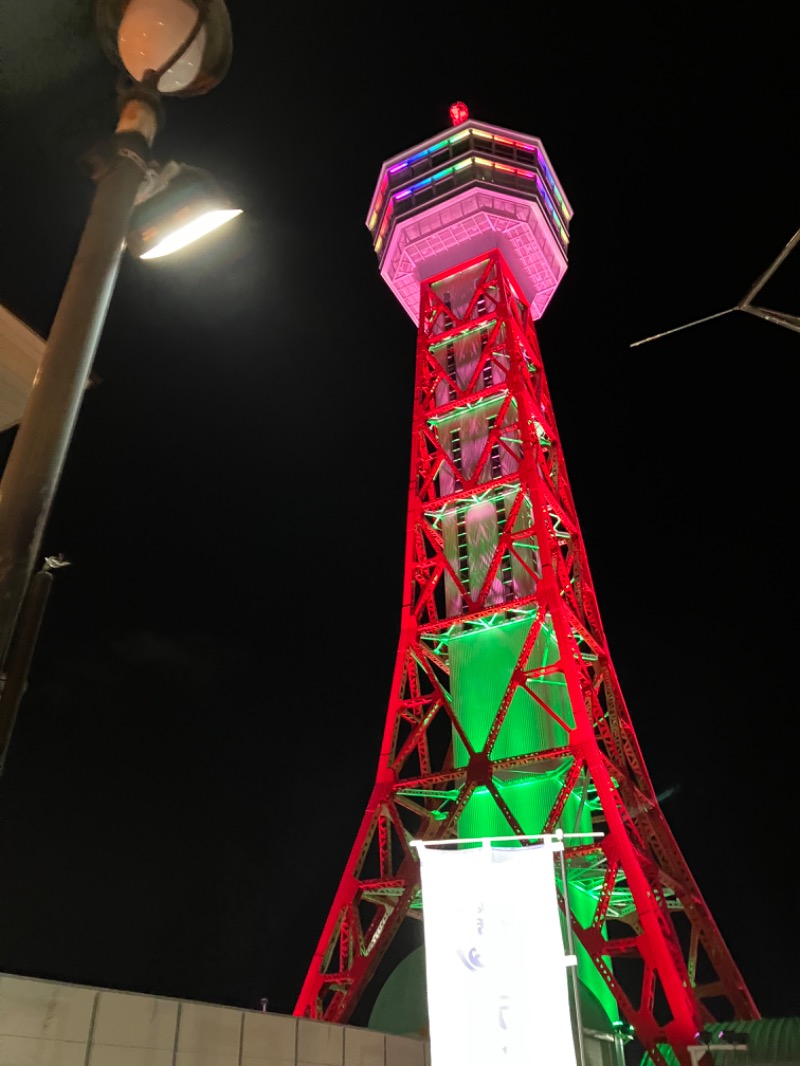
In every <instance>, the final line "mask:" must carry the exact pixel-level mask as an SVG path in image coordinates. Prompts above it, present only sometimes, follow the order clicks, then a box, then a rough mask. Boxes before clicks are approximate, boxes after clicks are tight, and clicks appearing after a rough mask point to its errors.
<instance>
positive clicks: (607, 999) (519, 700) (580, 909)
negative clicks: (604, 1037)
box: [450, 618, 618, 1021]
mask: <svg viewBox="0 0 800 1066" xmlns="http://www.w3.org/2000/svg"><path fill="white" fill-rule="evenodd" d="M532 624H534V623H533V621H532V620H531V619H530V618H526V619H523V620H521V621H518V622H507V621H503V622H498V624H497V625H495V626H493V627H489V628H487V629H484V630H480V631H474V632H472V633H469V634H465V635H464V636H462V637H458V638H456V639H454V640H453V641H451V644H450V667H451V693H452V700H453V709H454V711H455V713H456V715H457V717H458V719H459V720H460V722H461V724H462V726H463V728H464V731H465V733H466V735H467V737H468V738H469V741H470V743H471V744H472V746H473V747H474V748H475V750H476V751H481V750H482V749H483V748H484V747H485V744H486V740H487V737H488V734H489V731H490V729H491V727H492V723H493V722H494V720H495V717H496V714H497V711H498V709H499V707H500V704H501V703H502V700H503V696H504V695H505V692H506V690H507V688H508V685H509V682H510V680H511V677H512V675H513V671H514V669H515V668H516V666H517V662H518V660H519V657H520V655H521V653H522V649H523V647H524V644H525V639H526V637H527V636H528V634H529V632H530V628H531V625H532ZM557 661H558V645H557V643H556V640H555V637H554V635H553V633H552V630H551V629H550V628H549V627H548V626H547V625H546V624H545V625H543V626H542V629H541V632H540V633H539V635H538V637H537V640H536V643H535V644H534V647H533V651H532V653H531V656H530V659H529V661H528V662H527V663H526V664H525V666H526V668H527V669H535V668H537V667H544V666H547V665H550V664H553V663H556V662H557ZM528 688H529V690H530V692H535V694H536V696H537V697H538V698H539V700H541V701H542V703H544V704H545V705H546V707H543V706H542V705H541V703H539V702H537V700H536V699H534V698H533V696H532V695H530V694H529V692H525V691H523V690H521V689H518V690H517V692H516V693H515V695H514V698H513V699H512V701H511V705H510V707H509V709H508V714H507V716H506V719H505V721H504V723H503V726H502V728H501V729H500V732H499V733H498V736H497V739H496V741H495V743H494V746H493V747H492V750H491V752H490V753H489V754H490V757H491V758H492V759H493V760H495V759H501V758H507V757H510V756H516V755H525V754H528V753H530V752H538V751H546V750H549V749H553V748H561V747H564V746H566V744H567V742H568V739H569V738H568V733H567V729H565V728H564V725H566V726H567V727H570V728H571V727H572V726H573V725H574V715H573V713H572V708H571V705H570V702H569V697H568V695H567V688H566V684H565V681H564V676H563V674H561V673H559V672H554V673H551V674H547V675H546V676H545V677H542V678H540V679H536V680H534V681H530V682H529V684H528ZM546 708H549V712H550V713H548V710H547V709H546ZM562 722H563V723H564V725H562V724H560V723H562ZM454 760H455V765H456V766H464V765H466V763H467V761H468V758H467V752H466V749H465V747H464V745H463V743H462V742H461V740H460V739H459V738H458V737H457V736H454ZM570 762H571V760H570V759H552V760H548V761H547V762H543V763H541V764H538V765H537V767H536V769H535V771H531V770H530V769H528V768H526V767H522V768H519V769H514V770H508V771H503V772H499V773H496V774H495V775H494V776H493V782H494V785H495V786H496V788H497V789H498V791H499V793H500V795H501V797H502V799H503V802H504V803H505V804H506V805H507V806H508V808H509V810H510V811H511V813H512V815H513V816H514V818H516V820H517V822H518V823H519V824H520V825H521V826H522V829H523V831H524V832H525V833H530V834H535V833H541V832H542V829H543V828H544V825H545V822H546V820H547V816H548V815H549V813H550V811H551V810H552V807H553V804H554V803H555V800H556V798H557V796H558V793H559V790H560V788H561V785H562V782H563V780H564V774H565V773H566V771H567V769H568V767H569V765H570ZM560 828H561V829H563V830H564V832H568V833H575V832H581V831H584V832H587V833H589V832H591V830H592V823H591V811H590V809H589V807H588V805H587V804H586V803H582V802H581V799H580V795H579V790H576V792H574V793H573V794H572V795H571V796H570V797H569V799H568V800H567V803H566V805H565V808H564V811H563V814H562V817H561V820H560ZM511 832H512V830H511V829H510V827H509V824H508V822H507V820H506V818H505V815H504V814H503V812H502V811H501V809H500V808H499V807H498V805H497V803H496V802H495V799H494V797H493V796H492V794H491V793H490V792H489V790H488V789H487V788H485V787H484V788H478V789H476V790H475V792H474V794H473V795H472V796H471V797H470V800H469V801H468V803H467V805H466V807H465V808H464V811H463V813H462V815H461V817H460V819H459V823H458V835H459V836H460V837H486V836H508V835H510V834H511ZM600 885H601V878H600V877H598V879H597V884H596V886H593V885H591V884H590V885H588V886H586V885H584V887H583V888H582V889H580V890H576V891H572V890H571V891H570V906H571V907H572V909H573V911H574V913H575V916H576V918H577V919H578V921H579V922H580V923H581V924H582V925H586V924H588V923H589V922H590V920H591V916H592V914H593V913H594V909H595V905H596V896H595V893H596V891H597V890H599V888H600ZM575 949H576V954H577V956H578V975H579V977H580V979H581V981H582V983H583V984H584V985H586V986H587V988H588V989H589V990H590V991H591V992H592V993H593V994H594V996H596V997H597V999H598V1000H599V1001H600V1003H601V1004H602V1007H603V1009H604V1010H605V1012H606V1014H607V1015H608V1018H609V1020H610V1021H615V1020H616V1019H617V1017H618V1014H617V1007H616V1002H615V1000H614V997H613V995H612V994H611V992H610V991H609V989H608V987H607V986H606V983H605V981H604V980H603V978H602V977H601V976H600V974H599V973H598V972H597V969H596V967H595V966H594V964H593V963H592V962H591V960H590V959H589V957H588V956H587V955H586V953H585V952H584V951H583V949H582V948H581V947H580V945H579V944H576V945H575Z"/></svg>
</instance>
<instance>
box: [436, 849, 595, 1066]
mask: <svg viewBox="0 0 800 1066" xmlns="http://www.w3.org/2000/svg"><path fill="white" fill-rule="evenodd" d="M559 846H561V845H559V844H553V843H552V842H551V841H547V842H545V843H544V844H541V845H531V846H528V847H491V846H489V845H488V843H487V842H483V843H482V844H481V845H480V846H478V847H466V848H464V847H462V848H458V849H456V850H451V849H448V848H446V847H444V848H443V847H441V846H439V847H437V846H435V845H429V846H426V845H425V844H424V843H423V842H419V844H418V847H419V857H420V865H421V878H422V913H423V927H424V940H425V968H426V980H427V986H428V1024H429V1028H430V1041H431V1066H538V1064H541V1066H576V1056H575V1044H574V1040H573V1031H572V1022H571V1017H570V1004H569V985H568V973H567V957H566V954H565V951H564V943H563V939H562V934H561V917H560V910H559V906H558V897H557V895H556V882H555V869H554V863H553V851H554V848H555V847H559Z"/></svg>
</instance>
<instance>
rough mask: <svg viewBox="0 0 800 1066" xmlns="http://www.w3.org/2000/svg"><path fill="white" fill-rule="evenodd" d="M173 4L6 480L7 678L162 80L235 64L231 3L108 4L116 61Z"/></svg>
mask: <svg viewBox="0 0 800 1066" xmlns="http://www.w3.org/2000/svg"><path fill="white" fill-rule="evenodd" d="M176 5H179V6H180V7H182V8H186V7H188V8H190V10H191V11H193V12H194V13H195V17H194V19H193V21H192V22H191V29H190V31H189V33H188V35H187V36H186V37H185V38H184V39H183V41H179V42H178V44H177V46H176V44H175V39H174V35H173V38H172V39H170V37H169V35H167V37H166V38H163V35H162V38H160V39H158V40H157V38H158V35H157V34H156V33H153V34H152V35H151V37H152V39H153V40H157V45H158V44H159V43H160V45H161V49H162V51H161V54H160V55H159V54H157V46H156V51H155V52H152V51H151V53H150V54H148V55H146V60H147V63H148V66H147V70H146V71H144V73H143V74H142V72H141V71H137V72H136V75H135V77H136V80H135V81H134V82H133V84H132V85H131V86H130V87H129V88H128V89H127V90H124V91H123V92H122V93H121V95H120V117H119V122H118V124H117V128H116V130H115V132H114V135H113V137H112V138H111V139H110V140H109V142H108V144H107V145H104V146H103V148H102V150H101V151H99V152H97V153H95V154H93V155H92V156H91V157H90V159H89V162H90V166H91V177H92V179H93V181H94V182H95V194H94V198H93V201H92V205H91V209H90V211H89V216H88V218H87V220H86V224H85V227H84V230H83V234H82V236H81V238H80V242H79V244H78V250H77V252H76V254H75V258H74V260H73V263H72V267H71V269H70V272H69V275H68V277H67V282H66V285H65V287H64V291H63V294H62V296H61V300H60V303H59V306H58V310H57V311H56V316H55V318H54V320H53V325H52V327H51V330H50V335H49V337H48V340H47V344H46V346H45V351H44V356H43V358H42V362H41V365H40V367H39V371H38V374H37V376H36V380H35V382H34V385H33V388H32V390H31V393H30V396H29V399H28V402H27V405H26V407H25V410H24V413H23V416H22V420H21V422H20V424H19V428H18V430H17V435H16V438H15V440H14V444H13V447H12V449H11V454H10V455H9V458H8V462H7V464H6V468H5V471H4V473H3V477H2V481H0V686H2V683H3V681H4V680H5V679H6V678H7V677H8V676H9V675H12V674H14V673H15V667H14V664H13V663H12V661H11V658H10V653H11V657H13V652H14V645H15V631H16V629H17V624H18V621H19V619H20V614H21V612H22V608H23V603H24V602H25V599H26V594H27V592H28V589H29V585H30V583H31V577H32V574H33V571H34V568H35V566H36V563H37V560H38V559H39V553H40V550H41V543H42V535H43V532H44V529H45V525H46V523H47V519H48V516H49V513H50V508H51V504H52V501H53V497H54V495H55V492H56V488H57V486H58V482H59V478H60V476H61V471H62V468H63V465H64V461H65V458H66V455H67V450H68V448H69V444H70V440H71V438H72V435H73V430H74V428H75V423H76V420H77V417H78V411H79V408H80V404H81V400H82V398H83V393H84V390H85V386H86V383H87V381H88V379H89V375H90V373H91V369H92V364H93V362H94V356H95V352H96V350H97V345H98V342H99V339H100V334H101V333H102V330H103V326H104V324H105V320H106V315H107V313H108V307H109V304H110V301H111V296H112V293H113V290H114V286H115V283H116V280H117V275H118V272H119V267H120V260H121V257H122V253H123V250H124V248H125V244H126V235H127V232H128V229H129V223H130V217H131V213H132V211H133V208H134V204H135V202H136V198H137V194H138V193H139V190H140V187H141V186H142V183H143V181H144V180H145V178H146V177H147V175H148V172H149V167H150V163H149V150H150V146H151V144H152V142H153V139H154V137H155V134H156V131H157V128H158V120H159V115H160V111H161V105H160V95H161V91H160V89H159V81H160V79H162V78H167V75H170V72H171V71H172V72H173V74H175V72H178V74H179V75H180V76H179V77H177V79H176V78H175V77H172V80H169V78H167V85H168V86H170V87H173V86H175V85H178V86H179V91H176V92H175V93H174V95H182V96H191V95H197V94H198V93H202V92H206V91H208V89H209V88H212V87H213V86H214V85H216V84H217V82H218V81H219V80H220V78H221V77H222V76H223V74H224V73H225V71H226V70H227V64H228V62H229V61H230V27H229V23H228V21H227V11H226V10H225V5H224V3H223V2H222V0H197V2H195V3H192V4H189V3H188V0H145V2H144V3H143V2H142V0H100V2H98V3H97V6H96V9H95V12H96V21H97V26H98V34H99V36H100V40H101V44H102V45H103V47H104V50H105V51H106V52H107V53H108V54H109V55H111V57H112V58H114V59H115V61H118V60H117V58H116V56H117V53H116V52H115V51H114V45H115V43H117V44H118V42H115V37H116V36H117V31H118V30H119V27H120V25H121V22H122V19H123V18H124V16H125V14H126V10H127V8H128V7H129V6H130V7H131V8H132V9H133V11H132V12H129V13H128V14H129V15H130V18H129V20H128V22H129V24H130V22H131V19H134V28H135V29H136V31H137V32H139V33H140V34H141V35H142V37H143V39H144V38H147V33H146V32H144V30H146V28H147V27H146V20H147V18H150V19H151V21H152V20H155V24H157V25H158V26H161V25H162V23H163V24H166V25H167V27H168V28H169V25H172V23H170V19H172V18H173V15H174V11H175V8H176ZM134 16H135V18H134ZM173 21H174V20H173ZM129 28H130V26H129ZM200 30H202V31H203V41H204V44H203V54H202V57H200V58H201V62H199V63H198V64H196V65H193V64H194V61H193V64H190V67H191V70H190V71H189V75H187V70H186V66H185V65H184V67H183V68H181V58H182V56H183V55H184V53H185V52H187V50H188V49H189V47H190V46H191V45H192V43H193V42H194V41H196V39H197V38H198V34H199V31H200ZM193 54H194V55H195V59H197V54H196V53H193ZM206 54H208V57H209V64H208V65H207V64H206ZM120 65H121V64H120ZM192 71H193V73H192ZM130 73H131V75H132V76H133V72H130ZM22 628H25V627H24V626H23V627H22ZM28 628H30V627H28ZM20 640H21V638H20ZM25 654H26V655H29V652H26V653H25ZM19 687H20V686H19V684H18V683H15V684H14V685H11V686H8V687H7V688H6V689H5V690H0V765H2V762H3V759H4V756H5V751H6V748H7V746H8V742H9V739H10V735H11V729H12V727H13V722H14V719H15V716H16V707H13V708H11V709H10V710H9V708H8V706H7V705H6V706H3V705H2V704H3V700H4V698H6V704H7V702H8V699H11V690H12V689H13V690H14V691H17V690H19ZM14 699H17V700H18V695H17V696H15V697H14Z"/></svg>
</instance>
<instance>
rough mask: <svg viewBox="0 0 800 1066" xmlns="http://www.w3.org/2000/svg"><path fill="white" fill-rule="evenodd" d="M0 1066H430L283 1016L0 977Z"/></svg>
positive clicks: (401, 1040) (407, 1042)
mask: <svg viewBox="0 0 800 1066" xmlns="http://www.w3.org/2000/svg"><path fill="white" fill-rule="evenodd" d="M0 1066H430V1062H429V1053H428V1044H427V1042H425V1041H422V1040H418V1039H415V1038H413V1037H404V1036H393V1035H389V1034H383V1033H377V1032H373V1031H372V1030H369V1029H358V1028H355V1027H353V1026H345V1025H330V1024H328V1023H327V1022H314V1021H310V1020H308V1019H306V1018H294V1017H292V1016H291V1015H283V1014H269V1013H262V1012H261V1011H249V1010H239V1009H237V1008H233V1007H219V1006H213V1005H212V1004H207V1003H193V1002H184V1001H182V1000H176V999H165V998H162V997H159V996H145V995H139V994H136V993H131V992H115V991H112V990H110V989H102V988H88V987H85V986H81V985H70V984H62V983H60V982H55V981H42V980H38V979H34V978H29V977H16V976H14V975H12V974H2V975H0Z"/></svg>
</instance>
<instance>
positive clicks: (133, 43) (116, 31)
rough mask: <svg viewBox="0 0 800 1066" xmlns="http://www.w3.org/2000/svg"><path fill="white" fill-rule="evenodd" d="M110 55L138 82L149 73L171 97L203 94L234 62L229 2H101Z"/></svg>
mask: <svg viewBox="0 0 800 1066" xmlns="http://www.w3.org/2000/svg"><path fill="white" fill-rule="evenodd" d="M95 23H96V28H97V35H98V37H99V39H100V45H101V47H102V48H103V51H104V52H105V53H106V55H107V56H108V57H109V58H110V59H111V60H112V61H113V62H114V63H116V64H117V65H118V66H121V67H123V68H124V70H126V71H127V73H128V74H129V75H130V77H131V78H132V79H133V80H134V81H135V82H140V81H142V79H143V78H144V77H145V75H146V74H147V72H148V71H155V72H156V73H157V75H158V80H157V83H156V87H157V89H158V91H159V92H160V93H163V94H164V95H169V96H197V95H199V94H201V93H205V92H208V90H209V89H211V88H213V87H214V86H215V85H217V84H218V83H219V82H220V81H221V80H222V78H223V77H224V76H225V74H226V72H227V69H228V66H229V65H230V60H231V50H232V49H231V31H230V19H229V17H228V12H227V9H226V7H225V2H224V0H95Z"/></svg>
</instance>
